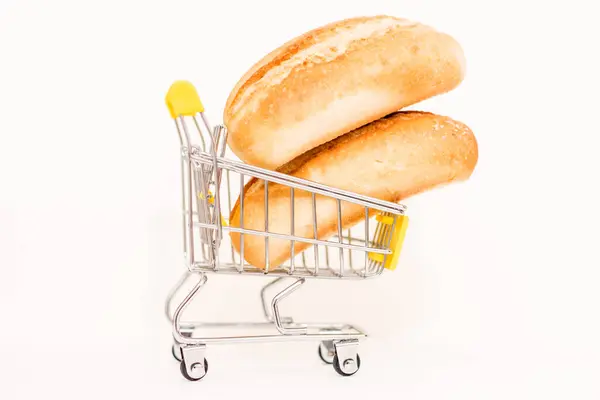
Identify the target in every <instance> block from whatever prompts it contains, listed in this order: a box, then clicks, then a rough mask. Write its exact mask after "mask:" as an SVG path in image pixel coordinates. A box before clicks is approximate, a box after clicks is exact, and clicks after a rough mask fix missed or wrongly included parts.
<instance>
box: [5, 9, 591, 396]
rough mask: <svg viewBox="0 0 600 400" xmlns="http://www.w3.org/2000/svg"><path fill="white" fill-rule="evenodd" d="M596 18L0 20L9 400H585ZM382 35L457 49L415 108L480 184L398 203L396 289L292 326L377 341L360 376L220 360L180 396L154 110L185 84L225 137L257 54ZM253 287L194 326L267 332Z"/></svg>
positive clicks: (303, 360) (346, 297) (318, 299)
mask: <svg viewBox="0 0 600 400" xmlns="http://www.w3.org/2000/svg"><path fill="white" fill-rule="evenodd" d="M592 5H593V2H587V1H583V0H582V1H569V2H549V1H545V2H543V1H523V0H521V1H502V2H479V1H474V0H470V1H467V0H453V1H441V0H440V1H435V2H434V1H375V0H369V1H361V2H350V1H343V2H342V1H340V2H333V1H323V0H321V1H316V2H309V1H295V2H292V1H290V2H287V1H270V2H268V1H258V0H253V1H243V2H242V1H240V2H233V1H221V0H219V1H210V2H209V1H204V0H195V1H187V2H184V1H163V2H158V1H108V0H105V1H96V2H91V1H64V0H55V1H16V0H14V1H11V0H8V1H7V0H0V188H1V189H0V302H1V307H2V308H1V310H0V398H2V399H19V398H36V397H37V398H63V399H67V398H69V399H71V398H86V399H87V398H106V397H107V396H111V397H113V398H124V397H125V396H128V397H130V398H136V399H143V398H169V399H175V398H178V397H179V398H183V396H186V397H187V398H194V397H195V398H208V399H225V398H241V397H247V396H251V395H259V396H260V397H261V398H275V397H277V398H280V397H281V396H286V397H287V396H291V397H292V398H303V399H306V398H347V399H353V398H367V397H366V396H370V395H373V396H378V397H384V398H392V397H393V398H404V399H461V400H464V399H508V398H511V399H533V398H546V399H549V398H552V399H571V398H575V399H594V398H598V397H599V396H600V383H598V381H599V379H598V377H599V375H600V358H599V357H600V344H599V339H600V314H599V312H598V307H599V305H600V292H599V290H598V286H599V285H600V262H599V257H598V255H597V249H598V244H597V240H598V237H599V233H598V228H599V226H600V218H599V215H598V206H597V204H598V200H600V198H599V197H598V194H597V192H598V191H597V183H598V173H599V172H600V164H599V162H598V147H597V144H598V135H599V134H600V128H599V127H600V125H599V124H598V117H597V114H596V113H597V112H598V110H597V108H598V104H599V103H598V97H597V93H598V90H599V89H600V87H599V85H598V71H599V70H600V69H599V68H600V65H599V63H598V43H597V38H598V37H600V29H599V28H598V23H597V20H596V17H597V13H596V12H595V11H594V10H593V6H592ZM380 13H383V14H390V15H396V16H401V17H407V18H411V19H415V20H418V21H421V22H424V23H427V24H429V25H432V26H434V27H436V28H438V29H440V30H442V31H445V32H447V33H450V34H451V35H453V36H454V37H455V38H456V39H457V40H458V41H459V42H460V43H461V44H462V45H463V47H464V50H465V53H466V57H467V64H468V67H467V68H468V72H467V77H466V80H465V81H464V83H463V84H462V85H461V86H460V87H459V88H458V89H456V90H454V91H453V92H451V93H449V94H446V95H443V96H440V97H438V98H434V99H430V100H428V101H426V102H423V103H421V104H418V105H416V106H414V107H412V108H416V109H422V110H427V111H433V112H437V113H440V114H444V115H448V116H451V117H453V118H455V119H458V120H460V121H462V122H465V123H466V124H468V125H469V126H470V127H471V128H472V129H473V131H474V132H475V135H476V137H477V139H478V142H479V149H480V161H479V163H478V165H477V168H476V171H475V173H474V175H473V176H472V178H471V179H470V180H469V181H468V182H466V183H464V184H457V185H453V186H448V187H446V188H443V189H440V190H435V191H432V192H429V193H427V194H424V195H421V196H419V197H415V198H413V199H410V200H409V201H406V202H405V203H406V204H407V205H408V206H409V207H410V208H409V210H410V215H411V226H410V229H409V233H408V237H407V240H406V243H405V248H404V253H403V256H402V264H401V267H400V268H399V269H398V270H396V271H395V272H393V273H387V274H385V275H384V276H382V277H380V278H378V279H375V280H372V281H368V282H357V283H346V282H320V281H319V282H313V281H311V282H309V283H308V284H307V285H306V287H305V288H304V289H303V290H302V291H301V292H299V293H298V294H297V295H294V296H293V297H292V298H290V299H289V300H288V302H287V303H286V305H285V312H286V313H291V314H294V315H295V316H296V317H297V318H296V319H299V320H301V319H309V320H317V321H327V320H328V319H329V320H333V321H348V322H355V323H357V324H359V325H360V326H363V327H364V328H366V329H367V330H368V332H369V333H370V338H369V339H368V340H367V341H365V342H364V343H363V345H362V346H361V356H362V357H361V358H362V361H363V364H362V368H361V370H360V372H359V373H358V374H357V375H355V376H354V377H352V378H350V379H343V378H341V377H339V376H337V375H336V374H335V372H334V371H333V369H332V368H330V367H325V366H322V365H321V364H320V362H319V360H318V358H317V355H316V343H313V342H307V343H286V344H265V345H242V346H221V347H211V348H209V353H208V359H209V363H210V371H209V373H208V375H207V377H206V378H205V379H204V380H203V381H201V382H197V383H190V382H187V381H185V380H184V379H183V378H182V377H181V375H180V373H179V369H178V366H177V364H176V363H175V361H174V360H173V359H172V358H171V354H170V352H169V346H170V328H169V326H168V324H167V322H166V320H165V319H164V317H163V315H162V304H163V300H164V299H165V297H166V294H167V292H168V290H169V289H170V287H171V286H172V285H173V284H174V283H175V281H176V279H177V277H178V276H179V274H180V273H181V272H182V270H183V266H182V265H181V263H180V260H181V254H180V245H181V237H180V225H179V222H180V220H179V209H178V207H179V204H180V203H179V186H178V184H179V164H178V147H177V146H178V145H177V138H176V133H175V130H174V127H173V123H172V121H171V120H170V118H169V116H168V114H167V110H166V108H165V106H164V102H163V98H164V94H165V93H166V90H167V89H168V87H169V85H170V84H171V82H172V81H174V80H176V79H188V80H191V81H193V82H194V84H195V85H196V87H197V88H198V90H199V92H200V94H201V96H202V98H203V101H204V103H205V105H206V107H207V115H208V117H209V119H210V120H211V121H213V122H217V121H219V120H220V118H221V111H222V109H223V106H224V103H225V99H226V97H227V95H228V94H229V91H230V90H231V88H232V87H233V85H234V84H235V83H236V82H237V79H238V78H239V77H240V76H241V75H242V74H243V73H244V72H245V71H246V70H247V68H248V67H250V65H251V64H252V63H254V62H255V61H256V60H258V59H259V58H261V57H262V56H263V55H264V54H265V53H267V52H269V51H270V50H272V49H273V48H275V47H277V46H279V45H280V44H281V43H283V42H285V41H287V40H288V39H290V38H292V37H294V36H296V35H298V34H301V33H303V32H305V31H307V30H309V29H312V28H314V27H317V26H320V25H322V24H325V23H328V22H331V21H334V20H338V19H341V18H345V17H350V16H357V15H373V14H380ZM263 283H265V281H264V280H263V279H252V278H248V279H244V278H237V279H236V278H233V279H225V278H222V277H220V276H211V277H209V284H208V286H207V288H206V292H205V293H204V295H203V297H202V301H200V302H199V304H197V307H196V308H195V311H194V312H197V315H198V318H200V317H204V318H205V319H222V320H231V319H244V320H251V319H257V318H260V316H261V314H260V309H259V302H258V296H257V290H258V288H259V287H260V285H261V284H263ZM384 391H387V394H383V393H384Z"/></svg>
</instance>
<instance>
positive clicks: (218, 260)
mask: <svg viewBox="0 0 600 400" xmlns="http://www.w3.org/2000/svg"><path fill="white" fill-rule="evenodd" d="M166 103H167V106H168V108H169V112H170V114H171V117H172V118H173V119H174V121H175V125H176V127H177V132H178V134H179V140H180V144H181V180H182V181H181V184H182V211H183V242H184V245H183V246H184V258H185V263H186V267H187V268H186V270H185V273H184V275H183V276H182V278H181V279H180V281H179V282H178V283H177V285H176V286H175V287H174V288H173V290H172V291H171V293H170V294H169V296H168V298H167V302H166V305H165V313H166V315H167V318H168V319H169V321H170V322H171V324H172V330H173V338H174V344H173V347H172V352H173V356H174V357H175V358H176V359H177V360H178V361H179V362H180V366H181V373H182V374H183V376H184V377H185V378H187V379H189V380H192V381H195V380H199V379H201V378H203V377H204V376H205V375H206V372H207V370H208V363H207V361H206V358H205V353H206V346H207V345H212V344H222V343H239V342H258V341H285V340H315V341H320V344H319V348H318V350H319V351H318V353H319V355H320V357H321V359H322V360H323V361H324V362H326V363H328V364H333V367H334V369H335V371H337V372H338V373H339V374H340V375H343V376H350V375H353V374H354V373H356V372H357V371H358V369H359V367H360V358H359V356H358V352H357V350H358V343H359V339H362V338H365V337H366V334H365V333H364V332H363V331H362V330H360V329H358V328H356V327H354V326H352V325H334V324H332V325H323V324H300V323H296V322H294V320H293V319H292V318H289V317H283V316H281V315H280V312H279V303H280V302H281V301H282V300H283V299H284V298H285V297H287V296H288V295H289V294H290V293H292V292H293V291H295V290H296V289H298V288H299V287H301V286H302V285H303V284H304V283H305V282H306V279H366V278H369V277H374V276H378V275H380V274H381V273H382V272H383V271H384V270H385V269H394V268H395V266H396V264H397V262H398V256H399V254H400V248H401V245H402V241H403V239H404V234H405V232H406V227H407V223H408V219H407V217H406V216H405V209H406V208H405V207H404V206H403V205H399V204H395V203H390V202H385V201H380V200H376V199H373V198H369V197H366V196H362V195H359V194H357V193H352V192H347V191H343V190H339V189H335V188H332V187H328V186H325V185H321V184H317V183H315V182H311V181H307V180H303V179H298V178H295V177H292V176H289V175H285V174H281V173H277V172H274V171H269V170H266V169H262V168H257V167H254V166H250V165H247V164H244V163H241V162H238V161H234V160H230V159H227V158H225V157H224V155H225V153H226V148H227V144H226V142H227V130H226V129H225V127H224V126H222V125H218V126H215V127H214V129H213V128H212V127H211V126H210V124H209V123H208V121H207V118H206V116H205V115H204V113H203V112H204V107H203V105H202V103H201V102H200V99H199V97H198V95H197V93H196V89H195V88H194V86H193V85H192V84H190V83H189V82H186V81H178V82H175V83H174V84H173V85H172V86H171V88H170V89H169V91H168V94H167V96H166ZM194 143H197V144H194ZM249 179H258V180H262V181H263V183H264V188H265V190H264V196H265V199H264V201H265V202H264V206H265V209H264V218H265V228H266V229H264V230H263V231H258V230H250V229H244V228H243V221H244V187H245V185H246V183H247V182H248V180H249ZM269 184H272V185H281V186H284V187H286V188H289V191H290V197H291V202H290V214H289V218H290V221H291V229H290V232H289V233H288V234H283V233H274V232H270V231H269V229H267V228H268V227H269V210H268V205H269V191H268V189H267V188H268V185H269ZM299 192H302V193H304V194H306V193H308V194H309V195H310V196H312V220H313V228H314V236H313V237H311V238H307V237H305V236H300V235H294V194H295V193H299ZM232 195H234V196H236V197H232ZM238 196H239V214H240V218H239V219H240V224H239V227H234V226H231V225H229V224H228V219H229V213H230V211H231V210H232V200H235V199H237V198H238ZM317 198H319V199H323V198H326V199H328V200H329V201H335V202H336V204H337V214H338V215H337V235H334V236H333V237H330V238H326V239H323V238H319V237H318V236H317V224H318V221H319V216H318V215H317V207H316V202H317V200H316V199H317ZM344 203H349V204H351V205H352V206H353V207H357V206H360V207H362V208H364V221H362V222H361V223H359V224H357V225H355V226H354V227H353V228H352V229H346V230H343V229H342V210H343V207H342V205H343V204H344ZM373 217H374V218H373ZM279 218H281V214H279ZM232 232H233V233H236V234H238V236H239V238H240V245H239V249H238V250H239V251H238V250H236V249H235V248H234V245H233V242H232V240H231V237H230V235H229V234H230V233H232ZM250 236H253V239H255V238H256V237H259V238H260V240H261V241H262V240H263V239H264V243H265V246H264V252H265V254H264V259H265V262H266V265H263V266H261V267H260V268H259V267H257V266H253V265H251V264H249V263H248V262H247V261H246V257H245V256H244V252H245V250H246V251H248V248H247V247H246V248H245V247H244V238H245V237H246V238H249V237H250ZM270 239H271V240H274V239H277V240H279V241H281V240H286V241H289V243H290V252H291V253H290V254H291V257H289V259H288V260H287V261H285V262H284V263H282V264H281V265H270V262H269V261H270V257H269V245H268V241H269V240H270ZM298 244H301V245H302V246H303V247H304V248H305V249H304V250H303V251H295V248H296V246H297V245H298ZM261 251H262V248H261ZM209 273H216V274H235V275H241V276H252V275H253V276H263V277H266V278H268V277H275V279H274V280H272V281H271V282H269V283H268V284H267V285H266V286H264V288H263V289H262V291H261V299H262V305H263V311H264V316H265V318H266V321H264V322H258V323H204V322H189V321H184V320H182V313H183V312H184V310H185V309H186V307H187V306H188V305H189V304H190V303H191V302H192V300H193V299H194V297H195V296H196V295H197V293H198V292H199V290H200V289H201V288H202V287H203V286H204V285H206V282H207V274H209ZM186 283H192V285H191V286H190V287H191V289H188V291H184V290H183V287H184V286H185V284H186ZM283 283H286V284H285V285H283ZM275 285H281V287H282V288H283V289H282V290H280V291H279V292H278V293H277V294H276V295H275V296H274V297H272V299H271V301H270V302H268V301H267V298H266V294H267V291H268V289H270V288H272V287H275ZM180 292H183V294H185V296H184V298H183V300H180V301H178V302H176V301H175V300H174V299H175V297H176V295H177V294H179V293H180ZM173 308H174V311H172V309H173ZM211 328H220V329H226V330H227V331H228V332H229V331H231V332H233V334H231V335H226V336H225V335H219V336H207V331H209V330H210V329H211ZM255 328H260V329H263V330H264V331H265V333H261V334H257V335H251V334H249V333H248V331H250V330H251V329H255Z"/></svg>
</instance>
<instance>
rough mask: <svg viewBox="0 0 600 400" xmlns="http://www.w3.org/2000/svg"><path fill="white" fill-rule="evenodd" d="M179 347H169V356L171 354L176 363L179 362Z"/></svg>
mask: <svg viewBox="0 0 600 400" xmlns="http://www.w3.org/2000/svg"><path fill="white" fill-rule="evenodd" d="M178 349H179V347H178V346H175V345H173V346H171V354H173V358H175V359H176V360H177V361H179V362H181V353H180V352H179V351H178Z"/></svg>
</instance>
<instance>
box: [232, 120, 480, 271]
mask: <svg viewBox="0 0 600 400" xmlns="http://www.w3.org/2000/svg"><path fill="white" fill-rule="evenodd" d="M477 158H478V148H477V142H476V140H475V137H474V136H473V133H472V132H471V130H470V129H469V128H468V127H467V126H466V125H464V124H462V123H460V122H456V121H454V120H452V119H450V118H448V117H443V116H439V115H435V114H431V113H426V112H416V111H412V112H411V111H405V112H397V113H394V114H392V115H389V116H387V117H384V118H382V119H380V120H377V121H375V122H372V123H370V124H368V125H366V126H364V127H361V128H359V129H356V130H354V131H352V132H349V133H347V134H346V135H343V136H341V137H339V138H337V139H335V140H333V141H331V142H329V143H326V144H324V145H321V146H320V147H318V148H315V149H313V150H311V151H309V152H307V153H305V154H303V155H301V156H300V157H298V158H296V159H294V160H293V161H291V162H290V163H288V164H286V165H284V166H283V167H282V168H280V169H279V172H282V173H285V174H289V175H292V176H295V177H298V178H303V179H307V180H310V181H313V182H317V183H321V184H324V185H328V186H332V187H336V188H339V189H343V190H348V191H352V192H356V193H360V194H363V195H366V196H370V197H374V198H378V199H381V200H386V201H391V202H398V201H401V200H402V199H405V198H407V197H409V196H412V195H415V194H417V193H421V192H423V191H426V190H429V189H432V188H434V187H437V186H440V185H443V184H448V183H450V182H453V181H461V180H466V179H467V178H469V177H470V175H471V173H472V171H473V169H474V168H475V164H476V163H477ZM268 190H269V226H268V229H269V232H276V233H282V234H290V233H291V229H290V226H291V215H290V208H291V197H290V188H289V187H286V186H282V185H279V184H276V183H273V182H270V183H269V185H268ZM294 207H295V213H294V215H295V219H294V233H295V235H296V236H301V237H305V238H311V239H314V233H313V213H312V197H311V194H310V193H308V192H306V191H301V190H295V192H294ZM364 212H365V211H364V207H363V206H358V205H354V204H350V203H348V202H342V225H343V228H344V229H347V228H349V227H351V226H353V225H355V224H357V223H358V222H360V221H362V220H363V218H364V215H365V214H364ZM264 214H265V210H264V183H263V181H262V180H257V179H252V180H251V181H250V182H248V183H247V184H246V186H245V189H244V220H243V223H244V224H243V227H244V228H246V229H252V230H257V231H264V230H265V217H264ZM317 219H318V223H317V228H318V232H317V237H318V238H319V239H326V238H329V237H331V236H333V235H335V234H336V233H337V201H336V200H335V199H331V198H326V197H323V196H319V195H318V196H317ZM230 225H231V226H234V227H240V213H239V198H238V200H237V202H236V204H235V206H234V208H233V210H232V212H231V218H230ZM230 235H231V239H232V243H233V245H234V247H235V249H236V250H237V251H238V252H239V251H240V234H239V233H235V232H231V233H230ZM309 246H311V245H310V244H306V243H299V242H296V244H295V252H296V254H299V253H300V252H301V251H303V250H305V249H306V248H308V247H309ZM290 256H291V251H290V241H288V240H282V239H273V238H270V239H269V260H270V267H271V268H273V267H276V266H278V265H280V264H282V263H283V262H285V261H286V260H288V259H289V258H290ZM244 258H245V259H246V261H247V262H249V263H250V264H252V265H254V266H256V267H259V268H264V267H265V240H264V237H261V236H257V235H248V234H245V235H244Z"/></svg>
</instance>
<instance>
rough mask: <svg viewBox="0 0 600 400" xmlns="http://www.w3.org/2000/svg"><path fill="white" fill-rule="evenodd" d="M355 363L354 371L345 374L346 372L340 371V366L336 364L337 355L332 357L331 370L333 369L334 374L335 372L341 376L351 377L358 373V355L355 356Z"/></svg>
mask: <svg viewBox="0 0 600 400" xmlns="http://www.w3.org/2000/svg"><path fill="white" fill-rule="evenodd" d="M356 363H357V368H356V371H354V372H353V373H351V374H347V373H346V372H344V371H342V370H341V369H340V366H339V364H338V356H337V354H336V355H335V356H334V357H333V369H335V372H337V373H338V374H340V375H341V376H352V375H354V374H355V373H357V372H358V370H359V369H360V356H359V355H358V354H357V355H356Z"/></svg>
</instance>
